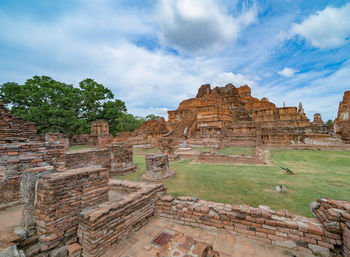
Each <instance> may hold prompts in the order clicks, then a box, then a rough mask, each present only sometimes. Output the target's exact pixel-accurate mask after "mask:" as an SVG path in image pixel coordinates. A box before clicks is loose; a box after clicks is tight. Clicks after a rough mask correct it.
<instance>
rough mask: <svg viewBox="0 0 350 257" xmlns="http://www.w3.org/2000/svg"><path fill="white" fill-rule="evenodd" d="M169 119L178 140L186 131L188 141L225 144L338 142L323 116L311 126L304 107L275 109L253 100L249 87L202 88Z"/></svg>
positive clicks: (267, 103) (170, 114)
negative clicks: (214, 141) (216, 140)
mask: <svg viewBox="0 0 350 257" xmlns="http://www.w3.org/2000/svg"><path fill="white" fill-rule="evenodd" d="M168 115H169V121H168V124H167V125H168V128H169V130H173V131H174V135H175V137H181V136H182V134H183V131H184V130H185V129H186V128H187V131H188V137H189V138H194V139H203V138H223V139H224V140H225V141H226V144H227V143H230V144H245V145H255V144H298V143H305V144H310V143H312V144H325V145H327V144H334V143H336V141H338V140H336V139H334V138H332V136H331V135H330V134H329V128H328V127H327V126H326V125H325V124H324V123H323V122H322V119H321V116H320V115H317V117H316V122H314V124H313V126H311V123H310V120H309V119H308V118H307V117H306V115H305V113H304V109H303V106H302V104H301V103H300V104H299V107H298V108H297V107H276V105H275V104H274V103H271V102H270V101H269V100H268V99H267V98H262V99H261V100H259V99H257V98H255V97H253V96H252V95H251V89H250V88H249V87H248V86H247V85H244V86H241V87H238V88H236V87H235V86H233V85H232V84H228V85H226V86H225V87H215V88H213V89H212V88H211V87H210V85H209V84H206V85H203V86H201V87H200V88H199V90H198V93H197V96H196V97H195V98H191V99H188V100H185V101H183V102H181V103H180V105H179V107H178V108H177V109H176V110H174V111H169V112H168ZM338 143H339V142H338Z"/></svg>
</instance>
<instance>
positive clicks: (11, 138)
mask: <svg viewBox="0 0 350 257" xmlns="http://www.w3.org/2000/svg"><path fill="white" fill-rule="evenodd" d="M35 138H36V129H35V126H34V123H29V122H24V121H23V120H22V119H21V118H19V117H15V116H13V115H12V114H11V112H10V111H9V110H7V109H5V106H4V105H3V104H2V103H1V102H0V144H5V143H14V142H24V141H28V140H34V139H35Z"/></svg>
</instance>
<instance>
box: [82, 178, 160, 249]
mask: <svg viewBox="0 0 350 257" xmlns="http://www.w3.org/2000/svg"><path fill="white" fill-rule="evenodd" d="M110 187H111V189H112V188H119V190H121V191H123V190H124V191H131V193H128V194H127V195H125V196H124V197H123V199H122V200H121V201H119V202H105V203H103V204H101V205H99V206H97V207H96V208H91V209H89V210H87V211H85V212H83V213H82V214H81V215H80V221H79V230H78V235H79V242H80V244H81V246H82V247H83V255H84V256H101V255H102V254H103V253H104V252H105V251H106V250H107V249H108V247H110V246H111V245H112V244H115V243H117V242H118V241H120V240H122V239H125V238H126V237H127V235H128V234H129V233H130V232H132V231H133V230H136V229H138V228H140V227H141V226H142V225H144V224H145V223H146V222H147V221H148V219H149V218H150V217H151V216H153V215H154V212H155V202H156V201H157V200H158V199H159V197H160V196H161V195H163V194H164V193H165V192H166V188H165V186H164V185H161V184H148V183H140V182H131V181H119V180H113V181H111V182H110Z"/></svg>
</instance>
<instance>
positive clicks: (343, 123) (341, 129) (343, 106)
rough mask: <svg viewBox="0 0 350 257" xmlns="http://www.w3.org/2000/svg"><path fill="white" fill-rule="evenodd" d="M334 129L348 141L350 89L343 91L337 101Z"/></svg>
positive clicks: (349, 130) (349, 141) (349, 137)
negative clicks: (339, 99) (342, 94)
mask: <svg viewBox="0 0 350 257" xmlns="http://www.w3.org/2000/svg"><path fill="white" fill-rule="evenodd" d="M334 131H335V133H337V134H338V135H340V136H341V138H342V139H343V140H344V141H345V142H346V143H350V91H346V92H345V93H344V97H343V101H341V102H340V103H339V110H338V116H337V118H336V119H335V121H334Z"/></svg>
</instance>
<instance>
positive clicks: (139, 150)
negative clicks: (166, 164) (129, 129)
mask: <svg viewBox="0 0 350 257" xmlns="http://www.w3.org/2000/svg"><path fill="white" fill-rule="evenodd" d="M134 153H139V154H155V153H158V148H141V147H134Z"/></svg>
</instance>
